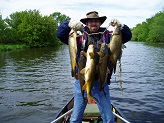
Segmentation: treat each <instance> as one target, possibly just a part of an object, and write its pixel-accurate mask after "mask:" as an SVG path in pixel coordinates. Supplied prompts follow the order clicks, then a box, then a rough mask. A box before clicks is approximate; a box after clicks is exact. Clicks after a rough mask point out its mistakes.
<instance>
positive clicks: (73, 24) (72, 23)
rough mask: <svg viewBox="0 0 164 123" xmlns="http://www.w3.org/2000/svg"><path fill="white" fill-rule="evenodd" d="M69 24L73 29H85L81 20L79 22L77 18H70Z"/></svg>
mask: <svg viewBox="0 0 164 123" xmlns="http://www.w3.org/2000/svg"><path fill="white" fill-rule="evenodd" d="M68 26H69V27H70V28H71V29H75V30H76V31H80V30H82V29H83V24H81V23H80V22H77V21H75V20H70V22H69V24H68Z"/></svg>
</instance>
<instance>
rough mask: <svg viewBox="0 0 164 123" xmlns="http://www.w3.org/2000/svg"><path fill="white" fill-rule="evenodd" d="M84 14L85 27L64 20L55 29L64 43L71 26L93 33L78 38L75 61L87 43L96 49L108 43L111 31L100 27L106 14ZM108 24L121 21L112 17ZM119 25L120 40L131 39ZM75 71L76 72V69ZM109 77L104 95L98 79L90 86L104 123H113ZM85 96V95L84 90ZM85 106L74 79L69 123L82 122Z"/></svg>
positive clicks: (126, 31) (127, 32)
mask: <svg viewBox="0 0 164 123" xmlns="http://www.w3.org/2000/svg"><path fill="white" fill-rule="evenodd" d="M86 16H87V17H86V18H83V19H81V20H80V21H81V22H82V23H83V24H84V25H86V26H85V27H83V26H82V24H81V23H80V22H75V21H66V22H63V23H62V24H61V25H60V26H59V28H58V30H57V36H58V38H59V39H60V40H61V41H62V42H64V43H65V44H68V37H69V32H70V30H71V28H74V29H76V30H80V31H85V32H87V33H88V34H93V33H94V34H93V35H85V36H83V39H84V40H85V44H82V43H81V41H80V39H79V40H78V42H77V44H78V46H77V47H78V54H77V61H78V57H79V54H80V51H82V50H84V51H87V48H88V45H89V44H93V45H94V48H95V49H96V51H99V50H100V46H101V43H103V42H105V43H106V44H109V43H110V37H111V33H110V32H109V31H108V30H106V28H102V27H100V26H101V25H102V24H103V23H104V21H105V20H106V18H107V17H106V16H102V17H99V15H98V12H96V11H91V12H88V13H87V14H86ZM110 24H111V25H112V26H115V24H121V23H120V22H119V21H118V20H117V19H112V21H111V22H110ZM121 26H122V30H121V32H122V42H123V43H126V42H128V41H129V40H130V39H131V37H132V34H131V31H130V29H129V27H128V26H127V25H124V24H121ZM82 28H83V29H82ZM99 32H102V33H99ZM98 33H99V34H98ZM75 72H76V73H77V71H75ZM111 73H112V72H111ZM110 78H111V74H110V75H108V79H107V83H106V84H105V85H104V91H105V93H106V96H105V95H104V92H103V91H99V88H100V83H99V82H98V80H96V81H95V82H94V86H93V88H92V95H93V96H94V97H95V98H96V99H97V100H98V101H97V102H96V103H97V106H98V108H99V111H100V113H101V116H102V119H103V122H104V123H114V116H113V113H112V109H111V100H110V93H109V86H108V83H109V82H110ZM97 79H98V78H97ZM85 96H86V92H85ZM85 107H86V104H85V103H84V102H83V97H82V94H81V88H80V83H79V80H78V79H76V81H75V84H74V107H73V112H72V115H71V118H70V123H81V122H82V118H83V113H84V110H85Z"/></svg>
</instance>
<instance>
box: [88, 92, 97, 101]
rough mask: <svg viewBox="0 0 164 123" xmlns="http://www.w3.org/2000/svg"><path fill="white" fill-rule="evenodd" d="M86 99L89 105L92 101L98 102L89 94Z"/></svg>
mask: <svg viewBox="0 0 164 123" xmlns="http://www.w3.org/2000/svg"><path fill="white" fill-rule="evenodd" d="M87 98H88V102H89V103H92V102H93V101H96V102H99V101H98V99H96V98H95V97H93V96H92V95H90V94H87Z"/></svg>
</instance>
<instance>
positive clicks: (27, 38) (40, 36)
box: [6, 10, 57, 47]
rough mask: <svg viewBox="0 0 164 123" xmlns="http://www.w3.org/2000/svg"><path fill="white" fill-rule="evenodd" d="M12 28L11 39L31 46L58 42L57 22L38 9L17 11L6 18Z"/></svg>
mask: <svg viewBox="0 0 164 123" xmlns="http://www.w3.org/2000/svg"><path fill="white" fill-rule="evenodd" d="M6 23H7V24H8V25H9V28H10V29H11V30H12V33H13V34H12V36H11V39H13V40H14V41H15V42H17V43H18V42H19V43H25V44H27V45H29V46H30V47H41V46H50V45H51V46H52V45H55V44H57V43H56V42H57V37H56V28H57V23H56V21H54V20H53V18H52V17H51V16H42V15H41V14H40V12H39V11H38V10H29V11H27V10H26V11H22V12H15V13H13V14H11V15H10V18H6Z"/></svg>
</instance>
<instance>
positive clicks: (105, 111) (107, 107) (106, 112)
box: [70, 80, 114, 123]
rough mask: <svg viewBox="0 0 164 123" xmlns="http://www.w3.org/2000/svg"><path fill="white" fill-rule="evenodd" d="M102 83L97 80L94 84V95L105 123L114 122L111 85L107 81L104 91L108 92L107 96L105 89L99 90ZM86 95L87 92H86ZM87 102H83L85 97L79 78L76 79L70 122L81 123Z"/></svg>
mask: <svg viewBox="0 0 164 123" xmlns="http://www.w3.org/2000/svg"><path fill="white" fill-rule="evenodd" d="M99 88H100V83H99V82H97V81H95V83H94V86H93V88H92V95H93V96H94V97H95V98H96V99H97V100H98V102H96V103H97V106H98V108H99V111H100V114H101V116H102V119H103V123H114V116H113V113H112V108H111V101H110V93H109V86H108V85H107V83H106V84H105V86H104V91H105V93H106V97H105V95H104V92H103V91H101V92H100V91H99ZM85 97H86V92H85ZM85 107H86V104H84V102H83V97H82V94H81V89H80V82H79V80H76V81H75V84H74V107H73V112H72V115H71V118H70V123H81V122H82V118H83V113H84V110H85Z"/></svg>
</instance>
